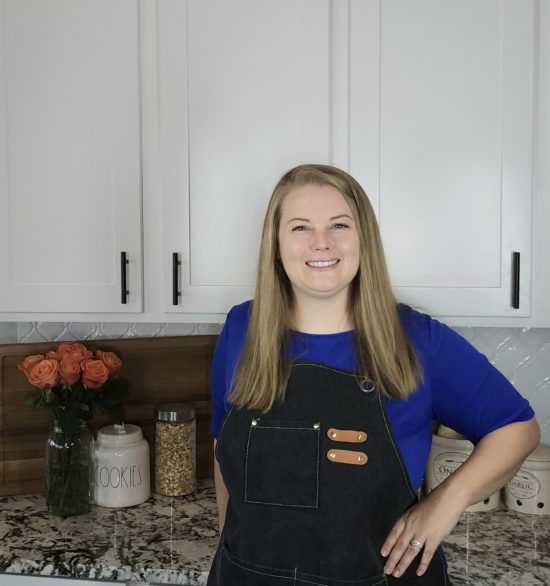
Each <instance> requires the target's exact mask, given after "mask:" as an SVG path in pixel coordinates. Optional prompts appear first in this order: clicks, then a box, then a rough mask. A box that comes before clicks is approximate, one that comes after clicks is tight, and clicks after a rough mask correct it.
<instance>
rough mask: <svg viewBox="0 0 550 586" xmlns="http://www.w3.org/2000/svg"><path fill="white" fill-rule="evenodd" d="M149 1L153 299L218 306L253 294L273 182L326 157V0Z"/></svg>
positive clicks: (187, 308) (198, 308) (175, 308)
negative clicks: (159, 242) (153, 62)
mask: <svg viewBox="0 0 550 586" xmlns="http://www.w3.org/2000/svg"><path fill="white" fill-rule="evenodd" d="M158 6H159V13H158V16H159V23H158V30H159V41H160V45H159V64H160V67H159V112H160V120H159V137H160V151H159V152H160V167H161V183H162V197H163V205H164V222H163V232H164V253H163V254H164V258H163V261H162V264H163V266H164V268H165V270H164V274H165V281H164V288H163V291H164V293H163V305H164V308H165V310H166V311H168V312H195V313H196V312H200V313H218V314H219V313H221V314H223V313H226V312H227V311H228V310H229V309H230V307H231V306H232V305H234V304H236V303H240V302H242V301H243V300H245V299H248V298H250V297H252V296H253V293H254V290H253V287H254V281H255V272H256V263H257V255H258V248H259V239H260V233H261V228H262V222H263V216H264V213H265V209H266V206H267V201H268V199H269V197H270V195H271V192H272V190H273V188H274V187H275V184H276V182H277V181H278V179H279V178H280V177H281V175H282V174H283V173H284V172H285V171H286V170H288V169H290V168H291V167H293V166H295V165H297V164H300V163H304V162H318V163H328V162H329V160H330V111H329V108H330V88H329V75H330V10H329V9H330V3H329V2H328V0H300V1H296V0H277V2H273V1H269V0H261V1H258V0H234V1H231V2H227V1H226V0H201V1H200V2H199V1H197V0H190V1H188V2H184V1H181V0H162V1H161V2H160V3H159V5H158ZM174 253H177V255H178V260H179V261H180V262H181V265H180V266H179V268H180V273H179V278H178V283H177V285H178V290H179V292H180V295H179V297H178V298H177V299H176V301H177V304H176V305H174V303H173V302H174V298H173V288H172V263H173V254H174ZM168 319H170V318H168Z"/></svg>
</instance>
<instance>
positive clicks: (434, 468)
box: [426, 435, 500, 513]
mask: <svg viewBox="0 0 550 586" xmlns="http://www.w3.org/2000/svg"><path fill="white" fill-rule="evenodd" d="M473 449H474V444H472V442H470V441H468V440H466V439H449V438H446V437H439V436H438V435H434V436H433V437H432V449H431V451H430V456H429V458H428V467H427V469H426V489H427V491H428V492H430V491H431V490H433V489H434V488H435V487H436V486H438V485H439V484H440V483H441V482H443V481H444V480H445V479H446V478H447V477H448V476H450V475H451V474H452V473H453V472H454V471H455V470H456V469H457V468H459V467H460V466H461V465H462V464H463V463H464V462H465V461H466V460H467V459H468V457H469V456H470V454H471V453H472V450H473ZM499 504H500V491H498V492H495V493H494V494H493V495H491V496H490V497H489V498H486V499H485V500H483V501H481V502H479V503H475V504H473V505H470V506H469V507H468V508H467V509H466V511H468V512H469V513H475V512H477V511H492V510H494V509H496V508H498V506H499Z"/></svg>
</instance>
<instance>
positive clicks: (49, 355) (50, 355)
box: [46, 350, 62, 362]
mask: <svg viewBox="0 0 550 586" xmlns="http://www.w3.org/2000/svg"><path fill="white" fill-rule="evenodd" d="M46 358H51V359H52V360H57V362H61V359H62V356H61V354H59V352H58V351H57V350H50V351H49V352H47V353H46Z"/></svg>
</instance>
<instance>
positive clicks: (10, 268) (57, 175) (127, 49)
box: [0, 0, 142, 319]
mask: <svg viewBox="0 0 550 586" xmlns="http://www.w3.org/2000/svg"><path fill="white" fill-rule="evenodd" d="M0 31H2V32H1V33H0V35H1V38H0V41H1V42H0V87H1V88H2V90H1V92H0V311H2V312H49V313H52V312H135V311H141V309H142V276H141V272H142V251H141V179H140V112H139V100H140V94H139V44H138V32H139V29H138V5H137V1H136V0H117V1H116V2H111V1H110V0H79V1H78V2H74V1H73V0H49V1H48V2H43V1H42V0H1V1H0ZM122 252H124V253H126V255H127V260H128V264H127V266H126V276H127V287H126V289H127V290H128V295H127V302H126V303H122V289H121V285H122V283H121V281H122V277H121V275H122V271H121V253H122ZM50 319H51V318H50Z"/></svg>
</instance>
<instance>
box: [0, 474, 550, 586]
mask: <svg viewBox="0 0 550 586" xmlns="http://www.w3.org/2000/svg"><path fill="white" fill-rule="evenodd" d="M217 541H218V525H217V516H216V504H215V496H214V487H213V482H212V481H211V480H207V481H202V482H200V483H199V488H198V490H197V492H196V493H195V494H193V495H191V496H188V497H178V498H168V497H160V496H156V495H155V496H153V497H151V498H150V499H149V500H148V501H147V502H146V503H144V504H142V505H138V506H135V507H129V508H126V509H107V508H103V507H93V508H92V511H91V512H90V513H89V514H87V515H81V516H79V517H69V518H67V519H61V518H59V517H54V516H52V515H49V514H48V513H47V512H46V508H45V502H44V497H43V496H42V495H31V496H18V497H1V498H0V572H6V573H14V574H34V575H47V576H72V577H75V578H89V579H90V578H93V579H104V580H122V581H138V582H139V581H141V582H151V583H173V584H190V585H202V584H206V577H207V575H208V569H209V567H210V563H211V561H212V557H213V555H214V551H215V548H216V544H217ZM445 549H446V552H447V558H448V561H449V572H450V575H451V578H452V579H453V584H454V586H460V585H465V584H467V585H472V586H474V585H475V586H478V585H480V586H483V585H498V586H506V585H510V586H531V585H544V584H546V585H550V517H542V516H529V515H521V514H518V513H514V512H512V511H507V510H499V511H495V512H490V513H486V512H484V513H465V514H464V515H463V516H462V519H461V521H460V523H459V525H458V526H457V527H456V528H455V530H454V532H453V534H452V535H451V536H449V538H448V539H447V540H446V543H445ZM0 582H1V576H0Z"/></svg>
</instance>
